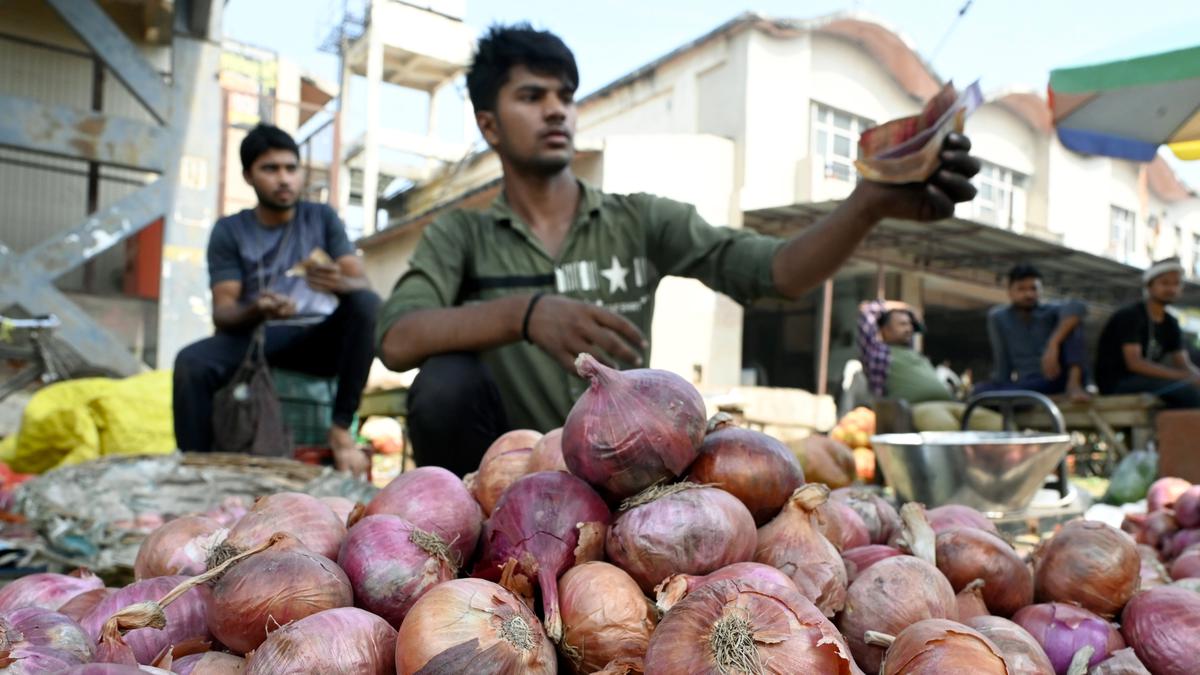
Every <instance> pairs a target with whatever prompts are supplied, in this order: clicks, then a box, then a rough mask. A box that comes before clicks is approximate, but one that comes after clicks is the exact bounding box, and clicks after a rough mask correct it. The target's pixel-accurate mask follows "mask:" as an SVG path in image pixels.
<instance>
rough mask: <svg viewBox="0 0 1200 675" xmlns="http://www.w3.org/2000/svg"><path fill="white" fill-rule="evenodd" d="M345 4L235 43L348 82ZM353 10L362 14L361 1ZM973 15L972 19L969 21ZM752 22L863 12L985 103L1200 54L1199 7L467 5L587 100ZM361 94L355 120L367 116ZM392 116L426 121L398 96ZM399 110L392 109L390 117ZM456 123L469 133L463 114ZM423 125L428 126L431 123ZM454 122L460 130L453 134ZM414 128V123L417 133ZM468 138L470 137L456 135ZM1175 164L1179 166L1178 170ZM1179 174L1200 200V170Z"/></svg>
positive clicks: (245, 9) (608, 0)
mask: <svg viewBox="0 0 1200 675" xmlns="http://www.w3.org/2000/svg"><path fill="white" fill-rule="evenodd" d="M342 4H343V0H287V1H286V2H285V1H284V0H229V2H228V4H227V5H226V7H225V17H224V29H225V36H226V37H227V38H231V39H234V40H237V41H239V42H245V43H248V44H253V45H256V46H260V47H264V48H267V49H271V50H273V51H275V52H277V53H278V54H279V55H280V56H281V57H283V58H286V59H288V60H291V61H293V62H295V63H297V64H299V65H300V66H302V67H303V68H305V69H306V70H308V71H310V72H312V73H313V74H315V75H318V76H320V77H323V78H326V79H327V80H328V81H330V82H336V81H337V72H338V64H337V57H336V56H334V55H332V54H326V53H323V52H321V51H319V49H318V46H319V44H320V43H321V41H322V40H323V39H324V37H325V35H327V34H328V33H329V32H330V31H331V30H332V29H333V27H334V25H335V18H336V17H337V16H338V14H339V11H340V8H341V6H342ZM351 4H355V2H354V0H352V2H351ZM964 5H965V6H967V10H966V12H965V14H963V15H962V16H961V17H960V16H959V11H960V10H961V9H962V8H963V7H964ZM744 11H753V12H756V13H758V14H760V15H763V16H767V17H774V18H799V19H805V18H814V17H818V16H823V15H826V14H830V13H834V12H840V11H858V12H863V13H866V14H869V15H871V16H873V17H874V18H876V19H878V20H881V21H882V22H883V23H884V24H885V25H888V26H889V27H891V28H892V29H893V30H896V31H897V32H899V33H900V34H901V35H902V36H903V37H905V38H906V39H907V40H908V41H909V43H910V45H912V46H913V47H914V48H915V49H916V50H917V52H918V53H919V54H920V55H921V56H922V57H923V58H924V59H925V60H926V62H928V63H930V64H931V65H932V67H933V69H934V71H935V72H936V73H937V74H938V75H939V76H941V77H942V78H943V79H953V80H954V81H955V82H959V83H963V84H966V83H969V82H971V81H973V80H975V79H977V78H978V79H980V80H981V84H982V86H983V88H984V91H985V92H996V91H1001V90H1008V89H1012V88H1020V89H1027V90H1028V89H1032V90H1037V91H1043V92H1044V90H1045V86H1046V82H1047V79H1048V77H1049V72H1050V70H1051V69H1053V68H1060V67H1065V66H1072V65H1082V64H1086V63H1095V62H1102V61H1107V60H1112V59H1118V58H1125V57H1131V56H1137V55H1142V54H1147V53H1154V52H1159V51H1166V50H1169V49H1178V48H1182V47H1190V46H1194V45H1196V44H1197V43H1198V42H1200V36H1198V35H1197V33H1196V30H1195V28H1196V27H1197V26H1200V2H1196V1H1195V0H1137V1H1130V0H970V2H969V3H968V2H967V0H919V1H913V0H807V1H805V2H797V1H796V0H792V1H791V2H785V1H783V0H755V1H754V2H752V3H745V4H742V3H739V2H736V1H733V2H731V1H729V0H604V1H597V0H592V1H590V2H564V1H563V0H554V1H550V0H466V17H465V21H466V23H467V24H468V25H469V26H471V27H472V28H473V29H475V31H476V33H480V32H482V31H483V30H484V29H485V28H486V27H487V26H488V25H489V24H491V23H493V22H513V21H529V22H530V23H532V24H533V25H534V26H535V27H538V28H545V29H548V30H551V31H554V32H555V33H557V34H558V35H559V36H560V37H562V38H563V40H564V41H566V43H567V45H568V46H570V47H571V49H572V50H573V51H574V52H575V56H576V60H577V62H578V63H579V69H580V80H581V81H580V91H579V93H580V94H582V95H586V94H587V93H588V92H590V91H594V90H596V89H598V88H600V87H602V86H603V85H605V84H607V83H609V82H611V81H612V80H614V79H617V78H618V77H620V76H622V75H624V74H626V73H628V72H630V71H632V70H634V69H636V68H637V67H639V66H641V65H643V64H645V63H647V62H649V61H652V60H654V59H655V58H657V57H659V56H661V55H663V54H665V53H667V52H669V51H671V50H672V49H674V48H676V47H678V46H680V45H682V44H684V43H686V42H688V41H690V40H693V39H695V38H697V37H699V36H701V35H703V34H705V33H707V32H709V31H711V30H712V29H713V28H716V27H717V26H719V25H720V24H722V23H724V22H725V21H727V20H729V19H731V18H733V17H735V16H737V15H738V14H740V13H742V12H744ZM362 89H363V88H362V87H361V86H360V87H358V88H357V92H355V90H354V87H353V85H352V88H351V91H352V96H351V100H352V103H351V110H355V109H356V108H357V109H361V103H359V104H358V105H356V104H355V101H356V100H359V99H358V97H357V96H355V95H354V94H355V93H358V94H361V93H362ZM390 95H391V96H392V99H391V100H387V99H385V105H386V108H385V109H387V110H389V111H394V110H416V109H417V108H418V107H419V106H414V105H406V103H410V102H417V101H418V99H413V98H411V97H410V98H405V95H404V94H403V93H402V92H401V93H396V92H392V93H391V94H390ZM389 104H390V105H389ZM458 114H459V115H460V117H459V118H458V120H457V123H458V124H461V109H459V111H458ZM413 119H414V120H417V119H420V120H424V112H423V111H419V114H414V115H413ZM453 122H454V120H451V123H453ZM414 123H415V122H414ZM457 128H461V127H457ZM1170 159H1172V160H1173V157H1172V158H1170ZM1172 165H1173V166H1174V167H1175V169H1176V171H1177V172H1178V173H1179V174H1180V176H1181V177H1183V178H1184V180H1185V181H1187V182H1188V183H1189V184H1190V185H1191V186H1192V187H1193V188H1196V189H1200V161H1198V162H1177V161H1173V162H1172Z"/></svg>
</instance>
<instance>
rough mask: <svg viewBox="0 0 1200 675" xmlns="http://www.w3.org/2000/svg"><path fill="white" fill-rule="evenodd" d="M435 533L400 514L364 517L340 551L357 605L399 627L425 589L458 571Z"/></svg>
mask: <svg viewBox="0 0 1200 675" xmlns="http://www.w3.org/2000/svg"><path fill="white" fill-rule="evenodd" d="M450 555H451V553H450V551H449V549H448V547H446V545H445V543H444V542H442V541H441V538H440V537H438V535H436V534H429V533H426V532H423V531H421V530H420V529H418V528H417V527H415V526H414V525H413V524H412V523H410V522H408V521H407V520H404V519H403V518H400V517H398V516H367V517H366V518H363V519H362V520H360V521H359V522H358V523H357V524H356V525H355V526H354V527H352V528H350V533H349V534H347V535H346V541H344V542H342V551H341V553H340V554H339V555H338V565H339V566H340V567H341V568H342V570H343V571H344V572H345V573H346V577H347V578H348V579H349V580H350V586H351V587H352V588H353V589H354V600H355V604H356V605H357V606H359V607H361V608H363V609H365V610H367V611H368V612H371V613H373V614H376V615H378V616H380V617H382V618H383V619H384V620H385V621H387V622H388V623H389V624H391V625H392V627H393V628H399V627H400V624H401V623H402V622H403V621H404V615H405V614H408V610H409V609H410V608H411V607H412V606H413V603H415V602H416V601H417V600H418V599H419V598H420V597H421V595H422V594H423V593H425V591H427V590H429V589H430V588H433V587H434V586H436V585H438V584H440V583H442V582H443V581H449V580H451V579H453V578H454V577H455V576H457V573H458V566H457V565H455V564H453V563H452V562H451V560H450Z"/></svg>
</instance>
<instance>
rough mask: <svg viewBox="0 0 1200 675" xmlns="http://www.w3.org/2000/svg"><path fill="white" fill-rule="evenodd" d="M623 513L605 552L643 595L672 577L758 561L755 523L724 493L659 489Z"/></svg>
mask: <svg viewBox="0 0 1200 675" xmlns="http://www.w3.org/2000/svg"><path fill="white" fill-rule="evenodd" d="M622 508H623V512H622V513H621V514H620V515H619V516H618V517H617V520H616V522H614V523H613V525H612V527H611V528H609V531H608V541H607V542H606V545H605V551H606V552H607V553H608V559H609V561H611V562H613V563H615V564H616V565H617V566H618V567H620V568H621V569H623V570H625V571H626V572H628V573H629V575H630V576H632V577H633V578H634V580H635V581H637V582H638V585H639V586H641V587H642V592H644V593H647V594H648V593H650V592H651V591H652V590H654V587H655V586H657V585H658V583H659V582H661V581H662V580H663V579H665V578H667V577H668V576H670V575H671V574H680V573H682V574H708V573H709V572H714V571H716V570H719V569H721V568H722V567H725V566H726V565H731V564H733V563H736V562H748V561H750V560H751V559H752V558H753V557H754V545H755V543H756V542H757V539H758V535H757V532H756V531H755V529H754V517H753V516H751V515H750V511H749V510H747V509H746V506H745V505H744V504H742V503H741V502H740V501H738V499H737V497H734V496H733V495H731V494H729V493H728V492H725V491H724V490H721V489H719V488H712V487H703V486H700V485H696V484H695V483H675V484H674V485H667V486H663V487H655V488H651V489H649V490H647V491H645V492H643V493H642V494H640V495H638V496H637V497H634V498H632V499H629V500H627V501H626V502H625V505H624V506H623V507H622Z"/></svg>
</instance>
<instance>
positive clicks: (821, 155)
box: [812, 103, 875, 183]
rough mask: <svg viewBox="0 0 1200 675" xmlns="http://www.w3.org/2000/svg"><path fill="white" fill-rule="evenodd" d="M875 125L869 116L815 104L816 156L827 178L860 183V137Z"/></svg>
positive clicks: (813, 125)
mask: <svg viewBox="0 0 1200 675" xmlns="http://www.w3.org/2000/svg"><path fill="white" fill-rule="evenodd" d="M873 126H875V123H874V122H872V121H871V120H869V119H867V118H865V117H859V116H857V115H853V114H851V113H848V112H844V111H841V110H838V109H836V108H831V107H829V106H827V105H824V104H821V103H813V104H812V129H813V140H812V144H813V151H812V155H813V158H814V160H815V161H816V165H817V167H818V169H819V170H821V171H823V174H822V175H824V177H825V178H826V179H832V180H840V181H846V182H849V183H857V182H858V172H857V171H855V170H854V160H855V159H858V137H859V135H860V134H862V132H864V131H866V130H867V129H869V128H871V127H873Z"/></svg>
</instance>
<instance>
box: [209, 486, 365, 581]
mask: <svg viewBox="0 0 1200 675" xmlns="http://www.w3.org/2000/svg"><path fill="white" fill-rule="evenodd" d="M276 532H286V533H287V534H290V535H292V536H293V537H295V538H297V539H299V540H300V543H301V544H303V545H304V547H305V548H307V549H308V550H310V551H312V552H313V553H316V554H318V555H323V556H325V557H326V558H329V559H330V560H334V559H336V558H337V554H338V549H339V548H341V545H342V540H343V539H345V538H346V525H345V524H344V523H343V522H342V521H341V520H339V519H338V517H337V516H336V515H335V514H334V513H333V511H332V510H331V509H330V508H329V507H328V506H326V505H325V504H323V503H321V500H319V499H317V498H316V497H310V496H308V495H306V494H302V493H299V492H279V493H277V494H273V495H269V496H267V497H262V498H260V499H259V500H258V501H257V502H255V503H254V508H253V509H251V510H250V513H247V514H246V515H245V516H243V517H242V519H241V520H239V521H238V522H237V524H236V525H234V526H233V527H232V528H230V530H229V536H228V537H226V538H225V541H224V542H222V543H221V545H220V546H218V547H216V548H215V549H213V554H212V556H210V558H209V567H210V568H211V567H215V566H216V565H217V564H220V563H221V562H224V561H225V560H227V559H228V558H229V557H230V556H231V555H236V554H238V553H240V552H242V551H245V550H247V549H250V548H254V547H255V546H258V545H260V544H262V543H264V542H266V541H267V540H268V539H270V538H271V535H273V534H275V533H276Z"/></svg>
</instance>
